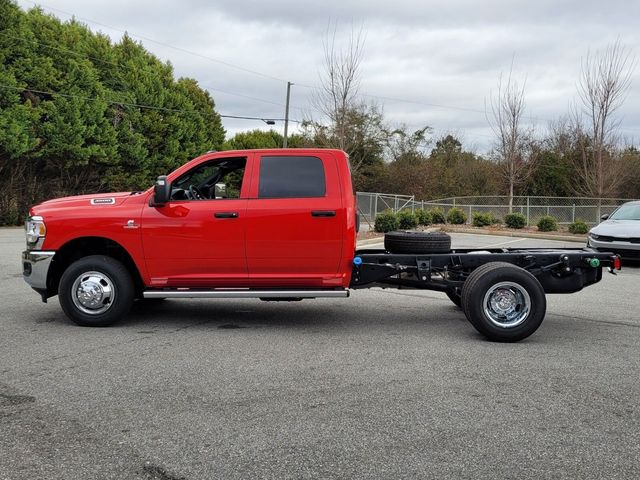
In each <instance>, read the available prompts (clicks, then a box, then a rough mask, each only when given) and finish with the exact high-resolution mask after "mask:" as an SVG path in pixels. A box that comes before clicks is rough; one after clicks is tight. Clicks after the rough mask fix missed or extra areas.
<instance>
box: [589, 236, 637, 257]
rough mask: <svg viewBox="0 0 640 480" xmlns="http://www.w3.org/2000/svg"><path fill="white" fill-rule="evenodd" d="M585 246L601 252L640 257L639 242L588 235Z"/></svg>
mask: <svg viewBox="0 0 640 480" xmlns="http://www.w3.org/2000/svg"><path fill="white" fill-rule="evenodd" d="M587 246H588V247H591V248H595V249H596V250H599V251H601V252H613V253H617V254H620V256H622V257H633V258H637V257H640V243H635V242H630V241H629V242H627V241H624V240H623V239H615V240H607V241H602V240H596V239H594V238H593V237H592V236H591V235H589V237H588V239H587Z"/></svg>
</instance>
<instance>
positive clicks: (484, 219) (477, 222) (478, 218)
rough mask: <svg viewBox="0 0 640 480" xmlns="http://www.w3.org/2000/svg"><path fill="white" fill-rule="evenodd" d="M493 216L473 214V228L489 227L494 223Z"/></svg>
mask: <svg viewBox="0 0 640 480" xmlns="http://www.w3.org/2000/svg"><path fill="white" fill-rule="evenodd" d="M493 220H494V218H493V215H492V214H491V213H481V212H473V222H472V223H473V226H474V227H487V226H489V225H491V224H492V223H493Z"/></svg>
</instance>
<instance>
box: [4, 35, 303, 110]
mask: <svg viewBox="0 0 640 480" xmlns="http://www.w3.org/2000/svg"><path fill="white" fill-rule="evenodd" d="M0 35H3V36H5V37H7V38H12V39H14V40H19V41H23V42H29V43H32V44H36V45H40V46H41V47H44V48H50V49H53V50H57V51H59V52H63V53H68V54H71V55H74V56H77V57H79V58H82V59H87V58H88V59H90V60H93V61H95V62H100V63H104V64H107V65H113V66H115V67H117V68H123V69H129V68H130V67H129V66H128V65H124V64H122V63H119V62H112V61H109V60H105V59H102V58H97V57H92V56H91V55H87V54H84V53H80V52H75V51H73V50H69V49H67V48H61V47H57V46H54V45H51V44H49V43H43V42H38V41H36V40H33V39H27V38H21V37H17V36H15V35H9V34H8V33H7V32H0ZM200 85H201V86H202V87H203V88H206V89H207V90H211V91H216V92H220V93H224V94H227V95H234V96H236V97H242V98H247V99H250V100H255V101H257V102H263V103H268V104H271V105H277V106H279V107H282V108H284V103H277V102H273V101H271V100H266V99H264V98H258V97H253V96H250V95H245V94H242V93H237V92H230V91H228V90H222V89H219V88H214V87H211V86H209V85H204V84H202V83H200ZM292 108H296V109H298V110H303V109H302V108H300V107H292Z"/></svg>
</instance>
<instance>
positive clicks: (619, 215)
mask: <svg viewBox="0 0 640 480" xmlns="http://www.w3.org/2000/svg"><path fill="white" fill-rule="evenodd" d="M609 220H640V205H623V206H622V207H620V208H619V209H618V210H616V211H615V212H613V213H612V214H611V216H610V217H609Z"/></svg>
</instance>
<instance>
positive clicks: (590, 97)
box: [573, 40, 635, 214]
mask: <svg viewBox="0 0 640 480" xmlns="http://www.w3.org/2000/svg"><path fill="white" fill-rule="evenodd" d="M634 67H635V59H634V58H633V57H632V56H631V54H630V52H629V51H628V50H627V49H626V48H625V47H624V46H623V45H622V44H621V43H620V41H619V40H618V41H616V42H614V43H613V44H611V45H609V46H608V47H607V48H606V49H605V50H604V51H602V52H596V53H595V54H593V55H592V54H591V53H589V54H587V57H586V58H585V59H584V60H583V62H582V70H581V75H580V82H579V84H578V93H579V96H580V100H581V101H582V107H583V108H582V111H581V112H580V111H579V110H578V109H575V110H574V113H573V121H574V122H573V123H574V129H575V132H576V137H577V138H578V139H579V145H580V151H581V159H580V163H579V165H578V166H577V167H578V168H577V172H578V176H579V179H580V184H579V186H578V188H577V190H578V192H579V193H581V194H583V195H587V196H590V197H597V198H603V197H606V196H610V195H612V194H614V193H615V192H616V189H617V187H618V186H619V185H620V184H621V182H622V181H623V180H624V178H625V176H626V175H625V170H624V168H623V163H622V162H620V161H619V160H620V159H619V158H618V157H619V155H618V153H617V148H616V147H617V143H618V140H619V139H618V138H617V135H616V130H617V128H618V126H619V124H620V121H619V120H618V119H616V118H615V116H614V114H615V112H616V111H617V110H618V109H619V108H620V107H621V106H622V104H623V102H624V99H625V97H626V94H627V92H628V90H629V87H630V85H631V76H632V74H633V70H634ZM583 115H584V117H583ZM583 118H584V120H583ZM585 124H586V126H585ZM599 213H600V212H598V214H599Z"/></svg>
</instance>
